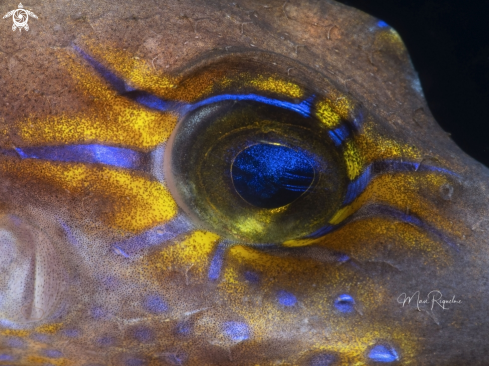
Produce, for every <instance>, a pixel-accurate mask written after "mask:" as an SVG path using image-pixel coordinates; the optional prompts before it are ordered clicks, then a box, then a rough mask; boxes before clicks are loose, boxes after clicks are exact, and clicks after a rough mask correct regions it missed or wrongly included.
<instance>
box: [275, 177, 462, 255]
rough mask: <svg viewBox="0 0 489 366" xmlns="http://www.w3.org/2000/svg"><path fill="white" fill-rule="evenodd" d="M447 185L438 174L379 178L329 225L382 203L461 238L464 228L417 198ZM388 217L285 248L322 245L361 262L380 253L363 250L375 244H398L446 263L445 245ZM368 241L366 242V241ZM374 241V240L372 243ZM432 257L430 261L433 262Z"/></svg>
mask: <svg viewBox="0 0 489 366" xmlns="http://www.w3.org/2000/svg"><path fill="white" fill-rule="evenodd" d="M446 183H447V178H446V177H445V176H442V175H440V174H436V173H428V174H423V175H417V176H416V175H412V174H408V173H398V174H396V175H394V176H393V175H388V174H386V175H382V176H378V177H377V178H375V179H374V180H373V181H372V183H371V184H370V185H369V186H368V187H367V188H366V189H365V191H364V192H363V193H362V194H361V195H360V196H359V197H358V198H357V199H356V200H355V201H353V202H352V203H351V204H350V205H348V206H345V207H343V208H341V209H340V210H339V211H338V212H337V213H336V215H335V216H334V217H333V218H332V219H331V220H330V224H333V225H337V224H339V223H341V222H343V221H344V220H345V219H346V218H348V217H349V216H350V215H352V214H353V213H355V212H356V211H357V210H358V209H359V208H360V207H363V206H365V205H366V204H367V203H381V204H386V205H388V206H390V207H394V208H397V209H399V210H400V211H402V212H406V211H408V212H409V214H414V215H417V216H418V217H419V218H420V219H421V220H423V221H424V222H426V223H427V224H430V225H432V226H433V227H435V228H437V229H438V230H441V231H443V232H446V233H449V235H458V236H462V235H463V234H464V233H463V228H462V227H459V226H458V225H456V223H454V222H452V221H451V220H448V219H447V218H445V217H444V216H443V215H440V213H439V212H438V211H437V210H436V209H435V206H434V205H433V204H431V203H430V202H428V201H426V200H425V199H424V198H423V197H421V196H420V195H419V192H420V191H424V192H426V193H428V194H430V195H436V194H439V193H438V192H439V189H440V187H441V186H442V185H443V184H446ZM396 221H397V220H394V221H393V220H391V219H390V218H389V217H381V218H379V217H371V218H365V219H363V220H360V221H359V222H354V223H350V224H348V225H346V226H345V227H343V228H342V229H339V230H338V231H335V232H332V233H330V234H328V235H326V236H324V237H320V238H317V239H304V240H291V241H288V242H285V243H284V246H288V247H297V246H305V245H312V244H321V245H324V246H327V247H328V248H330V249H334V250H339V251H342V252H346V253H347V254H352V253H353V254H354V255H356V256H357V257H360V255H359V253H360V252H361V253H363V254H362V255H361V258H362V259H370V258H371V257H372V256H374V255H375V253H376V251H378V250H380V249H379V248H378V246H372V244H369V246H365V240H369V243H372V242H374V241H375V240H377V241H381V242H391V243H393V242H396V241H397V242H398V243H399V246H400V247H404V249H408V250H416V249H417V250H422V251H423V253H424V255H425V256H426V255H427V256H432V255H433V256H434V257H436V259H438V260H443V261H447V260H448V259H447V257H446V255H445V254H444V253H445V250H446V249H447V247H446V246H444V245H446V244H444V243H442V242H440V241H438V240H436V239H434V238H432V236H431V234H430V233H428V232H426V231H425V230H422V229H418V228H417V227H415V226H413V225H411V224H407V223H402V222H396ZM366 238H368V239H366ZM374 238H377V239H375V240H374ZM434 257H433V258H434Z"/></svg>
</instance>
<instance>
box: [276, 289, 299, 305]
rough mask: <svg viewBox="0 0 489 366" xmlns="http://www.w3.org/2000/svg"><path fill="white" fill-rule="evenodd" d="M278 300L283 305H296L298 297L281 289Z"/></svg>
mask: <svg viewBox="0 0 489 366" xmlns="http://www.w3.org/2000/svg"><path fill="white" fill-rule="evenodd" d="M277 300H278V303H279V304H280V305H283V306H294V305H295V304H296V303H297V298H296V297H295V296H294V295H293V294H291V293H290V292H287V291H284V290H280V291H279V292H278V293H277Z"/></svg>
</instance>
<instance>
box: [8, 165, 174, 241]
mask: <svg viewBox="0 0 489 366" xmlns="http://www.w3.org/2000/svg"><path fill="white" fill-rule="evenodd" d="M0 172H2V173H4V174H9V175H13V176H15V177H16V178H17V179H18V180H19V181H21V182H31V183H35V184H36V185H39V184H49V185H51V186H54V187H56V188H58V189H62V190H66V191H68V192H69V193H70V194H72V195H75V196H77V197H78V198H82V197H83V196H85V197H87V196H92V199H93V196H95V197H100V198H102V199H105V200H107V202H108V205H107V206H106V207H105V210H103V211H101V212H100V215H101V216H102V220H103V221H105V222H106V223H107V224H108V225H110V226H112V227H114V228H118V229H122V230H126V231H131V232H140V231H142V230H145V229H147V228H149V227H152V226H155V225H157V224H161V223H164V222H166V221H168V220H170V219H171V218H172V217H174V216H175V215H176V212H177V205H176V203H175V201H174V200H173V198H172V196H171V194H170V192H169V191H168V190H167V189H166V188H165V187H164V186H163V185H162V184H161V183H159V182H156V181H150V180H148V179H146V178H144V177H142V176H140V175H138V174H137V173H136V172H128V171H120V170H116V169H112V168H107V167H99V166H92V167H91V166H87V165H84V164H69V163H55V162H49V161H41V160H31V159H27V160H23V161H20V162H13V161H4V162H3V163H2V165H1V166H0ZM104 206H105V205H104Z"/></svg>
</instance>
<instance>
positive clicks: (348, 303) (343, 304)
mask: <svg viewBox="0 0 489 366" xmlns="http://www.w3.org/2000/svg"><path fill="white" fill-rule="evenodd" d="M334 306H335V307H336V309H338V310H339V311H341V312H342V313H351V312H353V310H355V300H354V299H353V297H351V296H350V295H348V294H343V295H340V296H338V298H337V299H336V300H335V301H334Z"/></svg>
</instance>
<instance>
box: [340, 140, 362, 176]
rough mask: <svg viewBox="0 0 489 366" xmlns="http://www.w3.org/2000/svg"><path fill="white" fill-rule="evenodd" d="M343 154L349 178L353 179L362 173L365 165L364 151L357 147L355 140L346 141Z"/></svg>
mask: <svg viewBox="0 0 489 366" xmlns="http://www.w3.org/2000/svg"><path fill="white" fill-rule="evenodd" d="M343 156H344V158H345V163H346V170H347V174H348V178H350V180H353V179H355V178H356V177H358V176H359V175H360V172H361V171H362V168H363V166H364V160H363V156H362V152H361V151H360V150H359V149H358V148H357V146H356V145H355V143H354V142H352V141H346V142H345V146H344V148H343Z"/></svg>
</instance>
